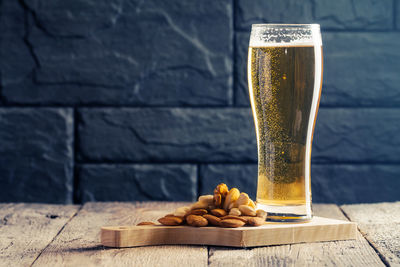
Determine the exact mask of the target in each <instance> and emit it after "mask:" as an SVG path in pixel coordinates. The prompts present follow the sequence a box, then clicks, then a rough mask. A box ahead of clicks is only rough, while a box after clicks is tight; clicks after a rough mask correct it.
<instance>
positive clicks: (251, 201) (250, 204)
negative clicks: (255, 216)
mask: <svg viewBox="0 0 400 267" xmlns="http://www.w3.org/2000/svg"><path fill="white" fill-rule="evenodd" d="M247 205H248V206H250V207H252V208H253V209H255V208H256V203H254V201H253V200H251V199H250V201H249V204H247Z"/></svg>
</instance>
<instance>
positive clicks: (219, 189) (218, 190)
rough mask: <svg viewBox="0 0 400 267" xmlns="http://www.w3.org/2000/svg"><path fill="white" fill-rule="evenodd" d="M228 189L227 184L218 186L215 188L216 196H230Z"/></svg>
mask: <svg viewBox="0 0 400 267" xmlns="http://www.w3.org/2000/svg"><path fill="white" fill-rule="evenodd" d="M228 191H229V190H228V187H227V186H226V184H224V183H221V184H219V185H217V187H215V189H214V194H221V196H222V197H226V195H227V194H228Z"/></svg>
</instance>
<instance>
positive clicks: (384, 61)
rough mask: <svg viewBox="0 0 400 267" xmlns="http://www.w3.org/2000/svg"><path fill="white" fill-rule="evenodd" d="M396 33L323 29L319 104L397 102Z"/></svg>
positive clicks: (384, 104) (399, 68)
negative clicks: (322, 78)
mask: <svg viewBox="0 0 400 267" xmlns="http://www.w3.org/2000/svg"><path fill="white" fill-rule="evenodd" d="M399 42H400V34H399V33H378V32H375V33H325V34H323V43H324V53H325V55H324V56H325V59H324V61H325V62H324V63H325V64H324V67H325V69H324V81H323V89H322V99H321V104H322V105H326V106H337V105H340V106H381V107H388V106H389V107H390V106H398V105H399V104H400V94H399V92H398V85H399V83H400V77H399V75H398V73H399V72H400V66H399V64H398V62H399V60H400V55H399V53H398V47H397V43H399Z"/></svg>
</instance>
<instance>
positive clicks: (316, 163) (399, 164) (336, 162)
mask: <svg viewBox="0 0 400 267" xmlns="http://www.w3.org/2000/svg"><path fill="white" fill-rule="evenodd" d="M182 164H186V165H196V166H197V165H198V166H201V165H257V162H256V161H237V162H235V161H233V162H228V161H221V162H212V161H204V162H194V161H159V162H154V161H123V160H119V161H106V160H102V161H88V160H86V161H79V162H76V165H77V166H81V165H182ZM312 165H317V166H318V165H320V166H324V165H371V166H377V165H382V166H392V165H394V166H397V165H398V166H399V167H400V162H398V161H396V162H369V161H361V162H351V161H341V162H339V161H329V162H312Z"/></svg>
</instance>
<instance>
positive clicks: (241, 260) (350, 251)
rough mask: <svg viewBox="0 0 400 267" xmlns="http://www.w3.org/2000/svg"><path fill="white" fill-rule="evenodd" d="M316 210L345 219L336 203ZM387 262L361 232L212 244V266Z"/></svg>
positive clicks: (325, 215)
mask: <svg viewBox="0 0 400 267" xmlns="http://www.w3.org/2000/svg"><path fill="white" fill-rule="evenodd" d="M313 209H314V214H315V215H318V216H323V217H329V218H336V219H346V217H345V216H344V215H343V213H342V212H341V211H340V209H339V208H338V207H337V206H336V205H326V204H319V205H318V204H317V205H313ZM233 262H234V263H235V265H237V266H270V265H271V266H276V265H277V266H384V264H383V262H382V261H381V260H380V258H379V257H378V255H377V254H376V253H375V251H374V249H373V248H372V247H371V246H370V245H369V244H368V242H367V241H366V240H365V239H364V238H363V237H362V235H361V234H360V233H359V232H358V233H357V239H356V240H348V241H333V242H320V243H309V244H294V245H282V246H269V247H258V248H252V249H231V248H221V247H210V251H209V263H210V265H211V266H225V265H229V264H231V263H233Z"/></svg>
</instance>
